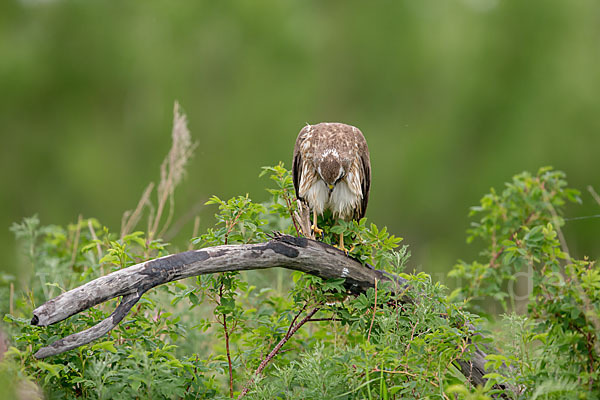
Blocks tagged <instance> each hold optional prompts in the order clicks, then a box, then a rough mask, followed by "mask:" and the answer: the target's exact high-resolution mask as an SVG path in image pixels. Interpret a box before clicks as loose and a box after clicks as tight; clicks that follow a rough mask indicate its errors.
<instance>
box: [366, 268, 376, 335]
mask: <svg viewBox="0 0 600 400" xmlns="http://www.w3.org/2000/svg"><path fill="white" fill-rule="evenodd" d="M376 312H377V279H375V304H374V305H373V318H371V325H370V326H369V334H368V335H367V342H370V341H371V329H372V328H373V322H375V313H376Z"/></svg>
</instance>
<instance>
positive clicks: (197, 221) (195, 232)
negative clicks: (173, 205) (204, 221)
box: [188, 215, 200, 250]
mask: <svg viewBox="0 0 600 400" xmlns="http://www.w3.org/2000/svg"><path fill="white" fill-rule="evenodd" d="M198 229H200V216H198V215H196V218H194V230H193V231H192V237H193V238H195V237H198ZM193 248H194V243H193V241H191V240H190V244H188V250H192V249H193Z"/></svg>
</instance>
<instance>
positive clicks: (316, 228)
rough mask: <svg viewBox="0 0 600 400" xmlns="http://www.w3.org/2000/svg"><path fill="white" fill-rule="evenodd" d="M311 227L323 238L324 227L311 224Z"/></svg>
mask: <svg viewBox="0 0 600 400" xmlns="http://www.w3.org/2000/svg"><path fill="white" fill-rule="evenodd" d="M310 229H312V231H313V232H314V233H315V234H317V235H320V236H321V238H323V229H319V228H318V227H317V226H316V225H313V226H311V227H310Z"/></svg>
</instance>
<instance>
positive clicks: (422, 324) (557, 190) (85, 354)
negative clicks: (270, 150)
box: [0, 164, 600, 399]
mask: <svg viewBox="0 0 600 400" xmlns="http://www.w3.org/2000/svg"><path fill="white" fill-rule="evenodd" d="M263 175H269V176H270V178H271V179H272V180H271V181H270V182H271V184H270V185H269V186H270V188H269V189H268V190H269V193H270V194H271V196H272V197H271V199H270V201H268V202H266V203H255V202H253V201H252V199H251V197H250V196H249V195H245V196H236V197H233V198H231V199H228V200H222V199H220V198H219V197H217V196H214V197H212V198H211V199H210V200H209V204H212V205H213V206H214V207H215V208H216V215H215V217H216V222H215V224H214V226H213V227H212V228H210V229H208V230H207V231H206V232H205V233H203V234H201V235H198V236H197V237H195V238H193V239H191V243H192V245H193V246H194V247H196V248H200V247H206V246H213V245H221V244H234V243H255V242H261V241H264V240H266V239H267V235H268V234H270V233H271V232H272V231H274V230H278V231H282V232H284V233H288V234H296V229H295V227H294V224H292V222H291V219H290V213H291V212H293V211H294V210H293V208H294V207H295V201H293V200H294V196H293V187H292V183H291V177H290V173H289V171H287V170H286V169H285V168H284V167H283V165H281V164H280V165H277V166H274V167H268V168H265V169H264V170H263ZM578 201H579V193H578V191H576V190H574V189H571V188H569V187H568V186H567V182H566V179H565V175H564V174H563V173H562V172H560V171H555V170H553V169H551V168H542V169H540V170H539V171H538V172H537V173H536V174H530V173H527V172H525V173H522V174H519V175H517V176H515V177H514V178H513V179H512V180H511V181H510V182H509V183H507V184H506V186H505V187H504V189H503V190H501V191H496V190H491V191H490V193H488V194H486V195H485V196H484V197H483V198H482V200H481V202H480V205H478V206H476V207H473V208H472V211H471V216H472V217H474V221H473V223H472V226H471V228H470V229H469V232H468V240H469V241H471V242H473V244H474V245H475V244H478V245H479V246H480V247H481V249H482V251H481V256H480V257H479V258H478V260H475V261H472V262H466V261H460V262H459V263H457V265H456V266H455V267H454V268H453V269H452V271H451V272H450V275H451V276H453V277H455V278H458V279H459V280H460V282H462V285H461V286H460V287H459V288H457V289H456V290H454V291H452V292H450V291H449V290H448V289H447V288H446V287H444V286H443V285H441V284H440V283H438V282H434V281H433V280H432V279H431V277H430V276H429V275H427V274H425V273H418V274H412V273H407V272H410V271H406V268H407V263H409V260H410V252H409V249H408V247H407V246H406V245H402V239H401V238H399V237H396V236H394V235H391V234H390V233H389V232H388V231H387V230H386V229H385V228H379V227H377V226H375V225H374V224H370V223H368V222H367V221H366V219H363V220H361V221H359V222H348V223H344V222H342V221H333V220H330V219H329V220H328V219H327V218H328V217H327V216H326V217H325V220H323V221H320V226H322V227H325V233H324V238H323V240H324V241H325V242H328V243H335V241H336V238H337V235H338V234H339V233H340V232H341V233H344V234H345V238H346V240H347V241H348V242H347V243H354V244H355V247H354V249H353V250H352V251H351V252H350V256H352V257H355V258H357V259H358V260H360V261H361V262H363V263H369V264H370V265H373V266H375V267H376V268H378V269H383V270H386V271H388V272H390V273H394V274H398V275H401V276H402V277H404V278H405V279H407V280H408V282H409V284H410V285H409V287H408V289H406V292H401V293H398V292H396V293H394V292H392V291H391V290H390V289H391V284H389V283H385V282H379V284H378V286H377V288H373V289H370V290H368V291H367V292H366V293H364V294H361V295H358V296H355V297H353V296H350V297H349V296H347V295H346V293H345V291H344V290H343V286H342V281H341V280H330V281H322V280H321V279H319V278H316V277H313V276H311V275H306V274H302V273H299V272H294V273H289V275H285V276H284V277H283V278H282V279H281V280H283V282H281V280H280V283H279V284H277V285H273V284H272V283H271V284H264V281H260V279H258V278H257V277H258V276H259V275H260V274H262V273H263V272H264V273H267V272H266V271H261V272H256V273H251V272H250V273H246V272H244V273H235V272H233V273H224V274H217V275H208V276H201V277H198V278H193V279H192V278H190V279H186V280H184V281H179V282H174V283H170V284H167V285H163V286H161V287H159V288H157V289H155V290H153V291H151V292H150V293H147V294H146V295H144V297H143V299H142V300H141V301H140V303H139V304H138V305H137V306H136V307H135V308H134V309H133V310H132V312H131V314H130V315H129V316H128V317H126V318H125V320H124V321H123V322H122V323H121V324H120V325H119V326H117V328H115V329H114V330H113V331H111V332H110V333H109V334H108V335H106V336H105V337H103V338H102V339H100V340H98V341H96V342H93V343H90V344H89V345H86V346H82V347H80V348H78V349H75V350H72V351H69V352H66V353H64V354H61V355H58V356H55V357H51V358H48V359H44V360H35V359H34V358H33V356H32V355H33V353H35V351H36V350H37V349H39V348H40V347H41V346H44V345H47V344H49V343H50V342H52V341H53V340H56V339H58V338H60V337H64V336H66V335H68V334H71V333H73V332H77V331H81V330H83V329H85V328H87V327H89V326H92V325H94V324H95V323H97V322H98V321H100V320H101V319H103V318H105V317H107V316H108V315H109V314H110V312H111V311H112V309H114V306H115V304H114V303H115V302H114V301H113V302H109V303H108V304H103V305H100V306H98V307H95V308H92V309H90V310H87V311H85V312H82V313H80V314H78V315H76V316H73V317H71V318H69V319H67V320H66V321H63V322H61V323H58V324H55V325H53V326H49V327H44V328H40V327H33V326H31V325H30V324H29V321H30V317H31V311H32V310H33V308H35V306H37V305H39V304H41V303H42V302H44V301H45V300H47V299H49V298H51V297H54V296H56V295H58V294H59V293H61V292H62V291H64V290H69V289H71V288H74V287H77V286H79V285H81V284H83V283H85V282H87V281H90V280H92V279H94V278H96V277H99V276H101V275H103V274H106V273H108V272H110V271H113V270H117V269H121V268H126V267H128V266H131V265H133V264H136V263H138V262H141V261H144V260H146V259H149V258H153V257H158V256H162V255H165V254H168V253H169V251H170V246H169V244H168V243H165V242H163V241H162V240H161V239H160V238H157V237H156V235H154V234H153V233H149V232H143V231H133V232H130V233H126V234H116V233H114V232H111V231H110V230H109V229H108V228H106V227H105V226H103V225H102V224H101V223H100V222H99V221H97V220H95V219H93V218H91V219H80V220H79V221H78V222H77V223H76V224H72V225H69V226H66V227H60V226H53V225H42V224H41V223H40V221H39V219H38V218H37V217H35V216H34V217H31V218H25V219H24V220H23V221H22V222H20V223H15V224H14V225H13V226H12V228H11V229H12V231H13V232H14V234H15V235H16V237H17V238H18V239H19V243H20V245H21V249H22V251H23V255H24V257H26V258H27V259H28V262H29V264H30V266H31V271H32V273H31V277H30V279H29V280H28V281H27V282H23V283H22V284H18V285H16V286H15V283H16V282H14V281H13V280H11V279H12V278H11V277H10V276H4V277H3V282H2V285H1V286H0V296H2V302H1V303H0V304H1V306H2V307H3V309H2V310H1V311H2V312H3V314H4V315H5V316H4V322H3V324H2V329H3V330H4V331H5V332H6V333H8V334H9V337H10V339H9V342H10V347H9V350H8V351H7V352H6V353H5V355H4V359H3V360H2V362H1V363H0V383H1V384H2V385H3V387H5V388H7V389H6V390H7V391H8V392H9V393H10V392H12V393H13V394H14V396H18V395H19V393H22V392H23V391H24V390H25V389H27V388H29V389H30V390H33V391H35V388H36V386H37V387H39V388H40V390H41V391H43V393H44V396H46V398H49V399H73V398H89V399H108V398H115V399H120V398H140V399H146V398H148V399H149V398H171V399H179V398H185V399H188V398H189V399H191V398H199V399H204V398H212V399H224V398H229V397H230V396H234V397H237V396H238V395H239V394H240V393H241V392H242V391H243V390H244V389H245V388H247V389H249V391H248V393H247V394H246V395H245V397H246V398H248V399H324V398H327V399H336V398H337V399H364V398H368V399H411V398H412V399H422V398H430V399H436V398H439V399H450V398H459V399H487V398H491V397H494V396H499V395H500V394H502V395H503V396H506V398H511V399H537V398H540V399H560V398H569V399H572V398H581V399H594V398H597V397H598V395H599V393H600V383H599V380H600V376H599V372H598V370H599V367H600V365H599V364H600V361H599V357H600V344H599V343H598V334H599V333H600V319H599V318H600V306H599V305H600V271H599V270H598V268H597V267H596V266H595V264H594V262H592V261H590V260H588V259H581V260H576V259H573V258H571V256H570V255H569V252H568V244H567V242H566V241H565V238H564V235H563V234H562V231H561V227H562V226H563V224H564V220H563V217H562V213H563V208H564V206H565V204H566V203H567V202H578ZM151 225H152V224H149V226H151ZM523 271H526V272H527V273H528V274H530V275H529V277H530V279H531V280H532V291H531V293H529V302H528V308H527V311H526V312H524V313H520V314H518V313H515V312H514V310H515V305H514V302H513V298H514V293H511V289H510V288H511V287H512V286H511V283H514V279H515V276H517V274H518V273H520V272H523ZM270 273H274V274H281V273H284V272H275V271H271V272H270ZM285 274H287V273H285ZM288 277H290V278H291V279H287V278H288ZM273 281H275V282H277V280H271V282H273ZM256 282H261V283H262V284H260V285H257V284H255V283H256ZM11 283H13V285H12V286H11ZM11 287H12V288H13V290H14V292H11ZM406 294H408V295H409V296H411V297H412V298H414V299H415V301H414V303H409V304H407V303H404V302H402V301H401V300H402V296H404V295H406ZM485 299H494V300H495V301H497V302H498V303H499V304H500V306H501V307H502V308H503V311H504V312H503V314H501V315H494V314H492V313H490V312H489V310H488V309H486V307H485V303H484V302H482V300H485ZM311 313H312V314H311ZM475 313H477V314H475ZM307 315H312V316H311V317H310V318H311V319H312V320H313V321H310V322H307V323H306V324H304V325H303V326H302V327H301V328H300V329H299V330H298V331H297V332H295V334H294V335H292V336H291V337H290V338H289V340H288V341H287V342H286V343H285V345H284V346H283V347H282V349H281V351H279V352H278V353H277V354H276V355H275V357H273V359H272V360H271V362H270V363H269V365H267V367H266V368H265V369H264V370H262V372H261V373H260V374H258V375H257V374H256V373H255V371H257V369H258V368H259V365H260V364H261V362H262V361H263V360H264V359H265V358H266V357H267V355H268V354H269V352H271V351H272V349H273V348H274V346H275V345H276V344H277V343H278V342H279V341H281V340H282V338H283V337H285V336H286V335H288V332H289V331H290V330H291V327H292V326H294V324H295V323H297V322H298V321H300V320H301V319H302V318H304V317H306V316H307ZM480 316H481V317H480ZM471 326H475V327H476V329H477V331H478V332H480V333H481V334H482V335H481V336H480V335H475V336H473V335H472V334H471V332H470V329H471V328H470V327H471ZM469 338H471V340H469ZM475 345H478V346H486V348H487V352H488V353H489V355H488V357H487V363H486V368H487V370H488V372H489V373H488V375H487V378H488V383H487V384H486V385H485V386H484V387H473V386H471V385H470V384H469V383H468V382H467V381H466V380H465V378H464V376H463V375H462V374H461V373H460V372H459V370H458V369H457V367H456V365H455V361H456V360H457V359H458V358H461V359H468V358H469V357H470V355H471V354H472V353H473V351H474V349H475ZM496 383H501V384H504V385H505V386H504V387H506V388H507V389H506V390H504V391H503V393H499V389H497V386H496V387H495V386H494V385H495V384H496ZM24 388H25V389H24Z"/></svg>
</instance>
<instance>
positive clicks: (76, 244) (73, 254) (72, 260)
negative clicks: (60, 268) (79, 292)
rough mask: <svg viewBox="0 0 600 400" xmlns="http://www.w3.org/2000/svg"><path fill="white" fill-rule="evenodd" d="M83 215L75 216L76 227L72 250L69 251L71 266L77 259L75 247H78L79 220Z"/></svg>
mask: <svg viewBox="0 0 600 400" xmlns="http://www.w3.org/2000/svg"><path fill="white" fill-rule="evenodd" d="M82 220H83V217H82V216H81V214H79V217H77V229H76V230H75V240H73V252H72V253H71V268H73V267H74V266H75V260H76V259H77V248H78V247H79V236H80V235H81V221H82Z"/></svg>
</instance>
